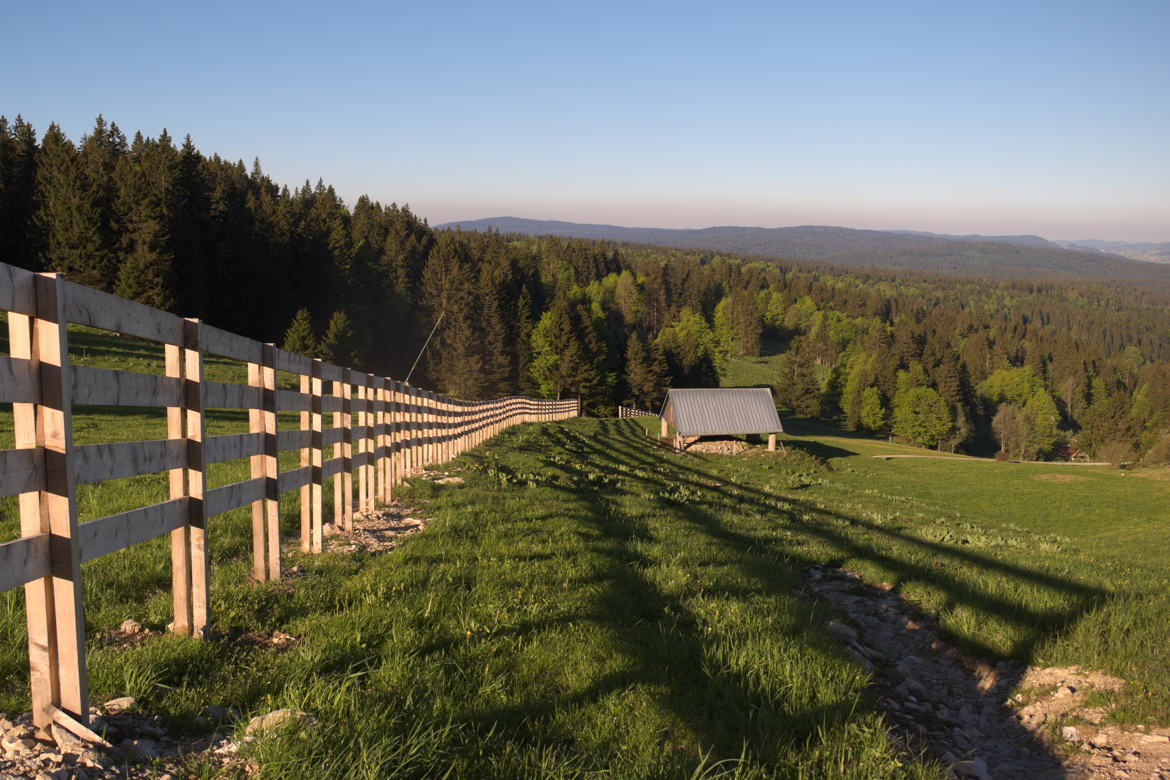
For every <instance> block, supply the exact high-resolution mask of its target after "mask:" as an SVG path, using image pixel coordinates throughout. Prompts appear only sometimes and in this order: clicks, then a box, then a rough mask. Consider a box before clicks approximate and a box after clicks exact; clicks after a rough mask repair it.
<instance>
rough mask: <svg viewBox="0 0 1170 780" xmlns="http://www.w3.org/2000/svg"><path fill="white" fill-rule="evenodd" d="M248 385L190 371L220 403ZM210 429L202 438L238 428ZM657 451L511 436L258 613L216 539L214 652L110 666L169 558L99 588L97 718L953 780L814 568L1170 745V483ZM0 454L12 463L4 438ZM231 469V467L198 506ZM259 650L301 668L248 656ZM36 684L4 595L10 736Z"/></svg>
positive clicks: (817, 448) (426, 761)
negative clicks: (869, 670)
mask: <svg viewBox="0 0 1170 780" xmlns="http://www.w3.org/2000/svg"><path fill="white" fill-rule="evenodd" d="M113 339H114V337H112V336H106V335H102V334H96V333H85V332H81V333H79V334H78V337H77V339H76V343H77V344H78V345H79V346H78V352H79V356H80V357H82V358H83V359H86V360H95V361H97V360H100V361H106V362H103V363H102V365H107V366H110V365H115V366H117V367H125V368H131V367H135V369H136V370H141V371H147V370H153V369H154V368H157V367H158V366H160V365H161V356H157V355H154V354H153V353H151V352H150V350H149V349H148V348H145V347H144V348H143V350H144V351H143V352H142V353H141V354H139V355H138V356H137V357H133V358H131V357H129V356H127V355H126V353H125V351H124V350H123V348H122V345H121V340H114V341H111V340H113ZM103 345H104V346H103ZM101 349H108V350H110V351H111V352H110V354H107V355H105V356H103V355H101V354H99V351H100V350H101ZM132 359H133V360H140V361H141V363H140V364H135V365H134V366H132V365H129V364H127V363H125V362H124V361H129V360H132ZM158 370H159V371H161V368H158ZM240 372H242V367H241V366H239V365H236V364H232V363H231V362H230V361H209V364H208V374H209V376H211V377H212V378H216V379H224V380H227V381H240V380H241V379H242V373H240ZM233 377H234V379H233ZM208 417H209V419H208V432H209V433H227V432H233V431H238V430H242V429H243V427H244V425H245V424H246V419H245V417H244V415H243V414H242V413H230V412H219V413H214V412H213V413H211V414H209V416H208ZM285 422H288V421H285ZM282 424H284V423H282ZM656 424H657V421H656V420H653V419H649V420H622V421H617V420H596V419H580V420H574V421H570V422H568V423H564V424H548V425H524V426H518V427H516V428H513V429H510V430H508V431H506V432H505V433H504V434H502V435H500V436H499V437H497V438H496V439H494V440H492V441H491V442H489V443H488V444H487V445H486V446H483V447H480V448H478V449H477V450H475V451H473V452H471V453H467V454H465V455H464V456H462V457H461V458H459V459H458V460H456V461H454V462H453V463H452V464H450V467H449V468H450V469H452V470H453V471H456V472H458V473H459V474H460V476H462V477H463V478H464V480H465V481H464V482H463V483H462V484H446V485H435V484H432V483H429V482H416V483H415V484H414V485H412V486H411V487H409V488H407V489H406V490H405V491H403V495H404V497H405V500H406V501H408V502H409V503H411V504H412V505H414V506H416V507H417V508H418V511H420V512H423V513H425V514H426V515H428V516H430V517H432V518H433V520H432V522H431V523H430V525H429V526H428V528H427V529H426V531H425V532H424V533H421V534H418V535H416V536H413V537H410V538H409V539H407V540H405V541H404V542H403V543H402V544H401V545H400V546H399V547H398V548H397V549H395V550H394V551H392V552H390V553H388V554H381V555H373V554H369V553H363V552H357V553H337V552H332V553H326V554H324V555H320V556H302V555H301V554H299V553H298V552H295V551H294V549H293V548H294V547H295V545H293V546H290V548H289V550H288V551H287V552H286V555H287V559H286V561H285V564H286V566H292V565H296V566H298V567H299V571H298V572H296V573H295V574H293V575H292V576H290V577H289V578H288V579H287V580H286V581H284V582H281V583H269V584H262V585H253V584H251V583H250V582H249V568H250V567H249V563H248V548H249V544H250V541H249V540H250V535H249V534H250V525H249V515H248V512H247V510H246V509H245V510H237V511H235V512H232V513H228V514H226V515H223V516H220V517H218V518H215V519H214V520H213V521H212V528H211V544H212V557H213V567H214V568H213V574H214V579H213V584H212V595H213V605H212V606H213V612H214V624H215V628H216V630H217V632H218V635H219V638H217V639H214V640H211V641H197V640H191V639H185V638H175V637H169V636H165V635H162V634H161V633H160V635H158V636H156V637H152V638H150V639H148V640H146V641H144V642H142V643H139V644H134V645H131V646H129V647H119V646H117V645H116V644H115V643H112V642H110V641H108V640H107V639H106V633H107V632H108V631H109V629H111V628H114V627H116V626H117V625H118V624H119V623H121V622H122V621H123V620H125V619H127V618H133V619H135V620H138V621H139V622H141V623H143V624H144V625H145V626H147V627H148V628H151V629H154V630H156V631H160V632H161V631H162V630H163V629H164V627H165V625H166V623H167V622H169V620H170V615H169V609H170V596H169V581H170V580H169V577H170V575H169V553H168V550H167V547H166V542H165V541H164V540H161V539H160V540H155V541H154V542H152V543H148V544H144V545H139V546H137V547H134V548H131V549H129V550H125V551H122V552H119V553H116V554H114V555H112V556H108V557H106V558H102V559H99V560H97V561H94V562H92V563H90V564H86V565H85V567H84V576H85V599H86V618H87V625H88V629H89V632H90V638H91V642H90V673H91V677H92V689H93V690H92V698H93V700H94V701H95V702H100V701H103V700H105V699H106V698H111V697H114V696H121V695H132V696H135V697H136V698H137V699H138V706H139V707H140V708H141V709H143V710H145V711H149V712H156V713H160V714H162V715H163V716H164V717H165V718H166V719H167V720H168V721H169V723H170V725H171V726H172V727H173V728H175V729H180V730H183V729H191V730H193V729H195V728H196V725H195V717H196V716H197V715H198V714H199V713H200V711H201V710H202V709H203V708H204V707H206V706H208V705H222V706H229V707H233V708H235V709H236V710H237V711H238V712H239V713H240V717H239V720H238V721H237V722H236V723H234V724H233V725H232V726H231V728H233V729H235V730H236V731H237V732H242V724H243V723H245V722H246V719H247V718H248V717H249V716H251V715H254V714H258V713H261V712H265V711H268V710H270V709H273V708H276V707H294V708H298V709H303V710H306V711H308V712H311V713H313V714H314V715H315V716H316V718H317V719H318V725H317V726H316V727H315V728H312V729H309V730H306V731H303V732H298V733H286V734H283V735H280V736H275V737H272V738H269V739H262V740H259V741H257V742H255V743H252V744H250V745H247V746H246V747H245V748H244V752H245V755H247V756H248V757H251V758H255V759H256V760H258V761H259V762H260V764H261V766H262V767H263V768H264V774H265V775H266V776H272V777H306V778H307V777H322V776H326V777H359V778H360V777H366V778H375V777H386V776H403V777H411V776H419V777H421V776H431V775H446V776H451V777H484V776H493V777H495V776H520V775H534V774H539V775H542V776H544V775H547V776H552V777H580V776H585V775H596V774H610V775H613V776H617V777H623V778H624V777H679V776H693V777H701V776H702V777H714V776H724V775H726V776H742V777H859V778H860V777H899V776H901V777H937V776H941V769H940V768H939V767H937V766H935V765H932V764H931V763H929V762H927V761H923V760H920V759H914V758H912V757H911V758H907V757H905V756H901V757H900V756H899V755H898V754H897V752H896V750H895V748H894V747H893V746H892V745H891V743H890V741H889V739H888V737H887V733H886V724H885V721H884V720H883V717H882V716H881V714H880V713H879V711H878V709H877V707H876V704H875V702H874V701H873V699H872V695H871V694H870V693H869V691H868V690H867V676H866V674H865V672H863V671H862V670H861V669H860V668H859V667H857V666H855V665H854V664H853V663H852V662H851V661H850V660H849V658H848V657H847V656H846V655H845V653H844V651H843V650H842V648H841V647H840V646H839V645H838V644H837V643H836V642H835V641H834V640H833V639H832V638H831V637H830V636H829V634H828V633H827V632H826V631H825V628H824V626H825V623H826V621H828V620H829V619H830V618H831V617H832V616H831V615H829V614H827V612H826V611H825V609H824V608H822V607H821V606H819V605H818V604H817V603H815V602H814V601H813V600H811V599H810V598H809V596H808V595H807V592H806V591H804V590H803V589H802V587H801V583H802V578H803V576H804V572H805V570H806V569H807V568H808V566H809V565H811V564H814V563H818V564H823V563H828V564H833V565H841V566H845V567H848V568H850V569H854V570H857V571H859V572H861V573H862V574H863V575H864V577H865V579H866V580H867V581H870V582H875V583H876V582H887V583H891V584H892V585H894V586H895V587H896V589H897V592H899V593H900V594H901V595H902V596H903V597H905V598H906V599H908V600H909V601H911V602H912V603H914V604H915V605H917V606H918V607H919V608H920V609H921V610H923V611H924V612H927V613H930V614H931V615H934V616H935V617H937V619H938V622H939V627H940V630H941V631H942V632H943V633H944V635H945V636H946V637H947V638H948V639H950V640H951V641H954V642H956V643H958V644H960V645H961V646H963V647H964V648H965V649H967V650H968V651H970V652H973V653H976V654H978V655H980V656H983V657H985V658H987V659H989V660H993V661H994V660H1000V659H1008V658H1014V659H1019V660H1023V661H1028V662H1031V663H1037V664H1044V665H1049V664H1052V665H1055V664H1059V665H1066V664H1081V665H1084V666H1088V667H1092V668H1098V669H1102V670H1105V671H1108V672H1112V673H1114V674H1118V675H1120V676H1123V677H1125V678H1126V679H1128V680H1130V681H1131V684H1130V685H1129V686H1128V687H1127V688H1126V689H1125V690H1124V691H1122V692H1121V693H1119V694H1116V696H1115V698H1116V704H1117V707H1116V708H1115V710H1114V715H1113V717H1114V718H1116V719H1118V720H1121V721H1123V722H1131V723H1158V724H1166V723H1168V722H1170V666H1168V665H1167V663H1166V661H1165V647H1166V646H1167V644H1170V579H1168V574H1167V572H1166V569H1165V561H1166V560H1167V552H1168V550H1167V542H1166V533H1165V531H1166V528H1167V525H1168V524H1170V480H1166V479H1158V478H1154V477H1156V476H1157V475H1156V474H1151V473H1141V472H1122V471H1114V470H1110V469H1105V468H1096V467H1068V466H1043V465H1034V464H1009V463H993V462H987V461H981V460H974V459H967V458H961V457H957V458H954V459H947V460H927V459H922V460H917V459H896V460H888V461H886V460H877V459H875V458H873V457H872V456H873V455H880V454H890V453H913V454H921V453H922V452H923V451H922V450H917V449H914V448H910V447H903V446H900V445H890V444H887V443H885V442H880V441H874V440H871V439H866V438H862V437H857V436H852V435H849V434H845V433H843V432H841V431H837V430H835V429H832V428H830V427H828V426H824V425H822V424H817V423H812V422H805V421H786V427H787V429H788V434H787V435H785V436H783V437H782V440H783V441H784V443H785V444H786V446H787V449H788V453H787V454H786V455H782V454H779V453H777V454H769V453H766V452H764V451H763V449H762V447H759V446H757V447H756V448H755V449H754V450H753V451H751V452H750V453H748V454H746V455H743V456H738V457H724V456H715V455H690V454H687V455H683V454H676V453H673V452H670V451H668V450H665V449H662V448H659V447H656V446H654V445H653V444H652V443H651V442H650V441H649V440H648V437H647V433H650V434H653V432H654V428H655V427H656ZM4 426H7V427H4ZM161 426H162V420H161V416H160V415H154V414H150V413H146V412H142V411H140V410H79V414H78V416H77V418H76V422H75V433H76V436H77V439H78V441H79V442H86V441H99V440H105V441H108V440H111V439H113V438H123V439H137V438H161V437H162V436H163V433H162V427H161ZM0 429H2V430H0V435H2V436H9V437H10V430H11V428H10V421H9V420H8V419H7V418H4V419H0ZM3 446H11V442H10V438H9V441H8V442H6V443H5V444H4V445H3ZM292 455H293V457H295V454H292ZM291 465H293V464H291V463H286V464H284V467H285V468H288V467H290V466H291ZM246 468H247V467H246V464H244V463H242V462H240V463H234V464H223V465H221V466H219V467H218V468H217V469H216V471H214V472H213V473H212V475H211V484H212V485H216V484H225V483H227V482H230V481H235V480H237V479H240V478H243V477H244V476H245V475H246ZM164 497H165V482H164V480H163V479H162V478H161V477H140V478H136V479H133V480H120V481H119V482H116V483H106V484H102V485H96V486H88V487H85V488H83V489H82V491H81V494H80V501H81V506H82V512H83V516H84V519H91V518H93V517H97V516H99V515H104V514H109V513H111V512H114V511H119V510H121V509H125V508H129V507H132V506H138V505H141V504H144V503H148V502H150V501H154V500H160V499H162V498H164ZM289 498H290V499H291V500H289V501H287V502H284V503H283V504H282V506H283V508H284V513H285V517H284V522H285V528H286V533H288V535H289V536H290V537H291V536H292V535H293V533H294V527H295V517H296V511H297V506H296V499H295V495H294V494H290V495H289ZM327 506H328V504H327ZM14 508H15V501H14V500H12V499H5V500H3V502H2V503H0V509H2V510H3V512H4V515H3V519H0V539H7V538H11V537H13V536H15V535H16V518H15V514H14ZM274 631H282V632H286V633H288V634H291V635H293V636H295V637H297V641H296V642H295V643H293V644H292V645H291V646H289V647H284V648H277V647H268V646H265V645H264V643H262V642H257V641H255V637H257V636H258V635H263V634H270V633H272V632H274ZM24 653H25V648H24V627H23V614H22V599H21V597H20V594H19V592H9V593H6V594H0V681H2V682H0V712H10V713H11V712H13V711H17V710H21V709H25V708H27V693H26V691H25V686H26V684H27V670H26V669H25V666H24V664H25V655H24ZM191 770H192V772H193V773H195V774H196V775H210V774H213V772H214V770H213V769H212V768H210V767H201V766H199V765H197V764H196V765H193V766H192V767H191Z"/></svg>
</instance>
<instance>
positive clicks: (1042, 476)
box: [1032, 474, 1089, 482]
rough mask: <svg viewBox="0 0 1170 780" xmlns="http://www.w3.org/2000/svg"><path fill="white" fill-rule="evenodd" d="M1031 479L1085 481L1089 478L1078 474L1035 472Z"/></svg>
mask: <svg viewBox="0 0 1170 780" xmlns="http://www.w3.org/2000/svg"><path fill="white" fill-rule="evenodd" d="M1032 479H1040V480H1043V481H1045V482H1087V481H1088V479H1089V478H1088V477H1085V476H1082V475H1080V474H1037V475H1036V476H1034V477H1032Z"/></svg>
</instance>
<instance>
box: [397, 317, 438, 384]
mask: <svg viewBox="0 0 1170 780" xmlns="http://www.w3.org/2000/svg"><path fill="white" fill-rule="evenodd" d="M445 316H447V310H446V309H443V311H441V312H439V319H437V320H435V324H434V327H432V328H431V332H430V334H429V335H428V336H427V340H426V341H424V342H423V345H422V349H420V350H419V351H418V357H416V358H415V359H414V365H413V366H411V367H410V371H408V372H407V373H406V384H408V385H409V384H410V377H411V374H413V373H414V370H415V369H416V368H418V361H420V360H422V356H423V353H424V352H426V351H427V345H428V344H430V343H431V337H432V336H434V335H435V331H436V330H438V329H439V323H440V322H442V321H443V317H445Z"/></svg>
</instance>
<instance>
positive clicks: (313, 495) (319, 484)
mask: <svg viewBox="0 0 1170 780" xmlns="http://www.w3.org/2000/svg"><path fill="white" fill-rule="evenodd" d="M323 391H324V383H323V382H322V381H321V359H320V358H313V362H312V365H311V366H310V367H309V393H310V396H311V397H310V399H309V430H310V434H309V465H310V466H311V467H312V468H311V471H310V478H309V513H308V519H309V523H308V525H307V526H306V525H304V523H303V522H302V525H301V531H302V537H301V549H302V550H304V551H305V552H314V553H319V552H321V547H322V544H323V541H324V540H323V538H322V537H323V534H324V528H323V526H324V524H325V508H324V506H323V505H322V492H323V488H324V484H325V480H324V478H323V477H322V474H321V463H322V451H323V450H324V444H323V442H322V438H323V436H324V428H323V425H324V421H323V419H322V415H321V396H322V394H323ZM306 531H307V533H306Z"/></svg>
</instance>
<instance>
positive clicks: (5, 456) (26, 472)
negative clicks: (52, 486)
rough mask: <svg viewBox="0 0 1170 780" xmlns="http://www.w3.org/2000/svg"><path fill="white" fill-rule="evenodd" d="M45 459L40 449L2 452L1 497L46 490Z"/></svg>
mask: <svg viewBox="0 0 1170 780" xmlns="http://www.w3.org/2000/svg"><path fill="white" fill-rule="evenodd" d="M44 468H45V457H44V452H43V451H41V450H40V449H37V448H34V447H29V448H26V449H20V450H0V496H16V495H20V494H21V493H28V492H29V491H32V490H44V487H45V474H44Z"/></svg>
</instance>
